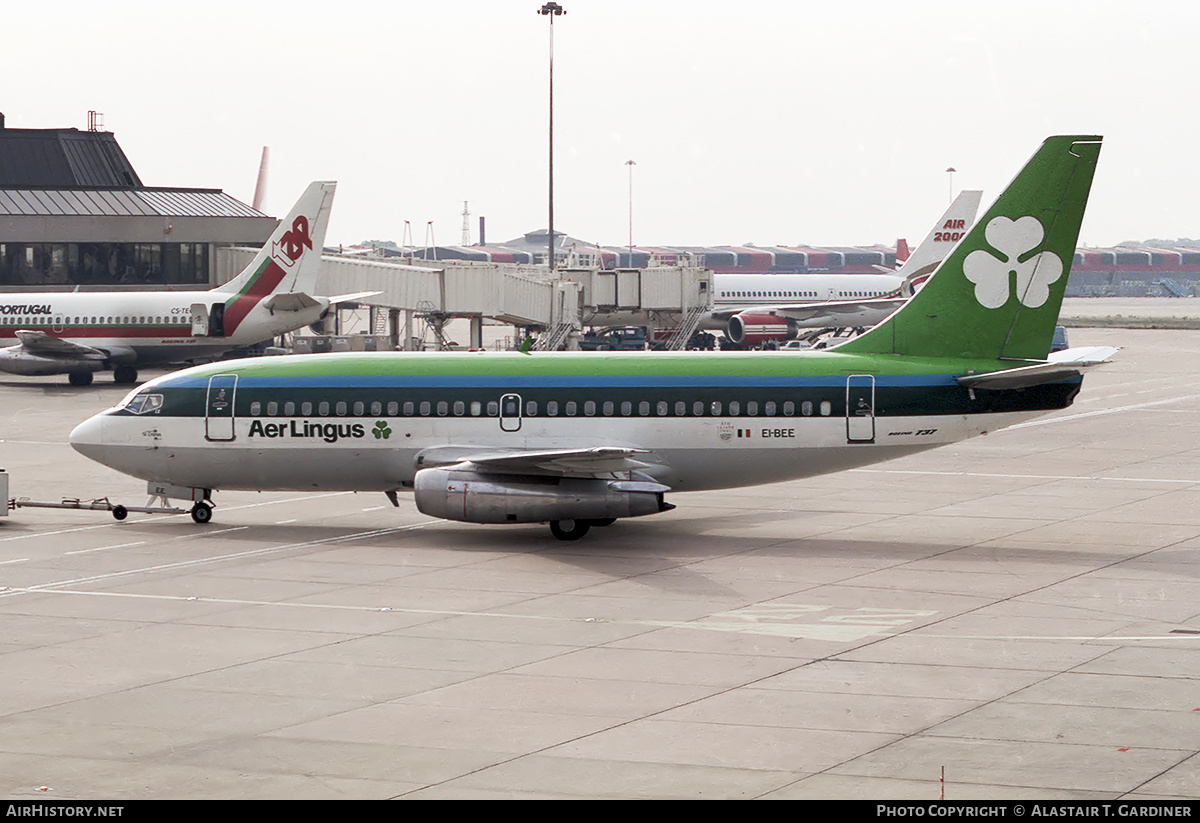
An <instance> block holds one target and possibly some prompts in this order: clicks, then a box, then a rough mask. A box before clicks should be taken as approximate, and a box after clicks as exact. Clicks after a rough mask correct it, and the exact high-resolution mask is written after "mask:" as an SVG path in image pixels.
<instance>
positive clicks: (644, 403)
mask: <svg viewBox="0 0 1200 823" xmlns="http://www.w3.org/2000/svg"><path fill="white" fill-rule="evenodd" d="M649 413H650V401H649V400H639V401H638V414H640V415H641V416H642V417H645V416H646V415H648V414H649Z"/></svg>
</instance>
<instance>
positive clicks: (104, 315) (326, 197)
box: [0, 183, 363, 386]
mask: <svg viewBox="0 0 1200 823" xmlns="http://www.w3.org/2000/svg"><path fill="white" fill-rule="evenodd" d="M336 187H337V184H336V183H313V184H311V185H310V186H309V187H308V189H307V190H306V191H305V192H304V195H303V196H302V197H301V198H300V200H299V201H298V202H297V203H296V205H295V206H293V207H292V211H291V212H290V213H289V214H288V216H287V217H285V218H284V219H283V221H282V222H281V223H280V224H279V226H278V227H277V228H276V229H275V232H274V233H273V234H272V235H271V238H270V240H268V241H267V242H266V244H265V245H264V246H263V247H262V250H261V251H260V252H259V253H258V255H257V256H255V258H254V260H253V261H252V262H251V263H250V265H249V266H247V267H246V268H245V270H244V271H242V273H241V274H239V275H238V276H237V277H235V278H234V279H233V280H231V281H229V282H228V283H226V284H225V285H223V286H220V287H219V288H216V289H213V290H211V291H142V292H49V293H41V294H30V293H20V294H10V295H7V296H5V297H4V298H3V302H0V341H3V340H4V339H5V338H8V340H10V341H12V340H14V339H15V340H16V341H17V342H16V345H11V346H8V347H7V348H0V371H6V372H11V373H13V374H30V375H33V374H67V375H69V376H70V380H71V383H72V384H74V385H77V386H85V385H87V384H89V383H91V382H92V374H93V373H94V372H97V371H100V370H102V369H112V370H113V379H114V380H115V381H116V382H117V383H134V382H136V381H137V369H138V368H139V367H140V366H144V365H153V364H159V363H177V362H179V361H181V360H191V359H193V358H199V357H207V356H211V355H214V354H219V353H221V352H223V351H228V350H230V349H236V348H240V347H242V346H249V345H253V344H254V343H260V342H262V341H263V340H270V339H271V338H272V337H275V336H277V335H280V334H283V333H285V332H289V331H292V330H294V329H299V328H302V327H304V326H307V325H309V324H311V323H314V322H316V321H317V320H319V319H320V318H321V316H322V315H323V314H324V313H325V312H326V311H327V310H328V309H329V306H330V305H331V303H337V302H339V301H342V300H349V299H353V298H355V297H361V296H363V295H344V296H342V297H333V298H326V297H316V296H314V295H315V294H316V291H315V290H316V285H317V273H318V270H319V269H320V266H321V245H322V244H323V243H324V242H325V228H326V226H327V225H328V223H329V210H330V207H331V206H332V204H333V192H334V189H335V188H336Z"/></svg>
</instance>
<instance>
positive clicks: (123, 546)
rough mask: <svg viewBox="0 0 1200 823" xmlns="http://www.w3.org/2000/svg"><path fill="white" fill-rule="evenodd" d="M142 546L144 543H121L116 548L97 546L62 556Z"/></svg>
mask: <svg viewBox="0 0 1200 823" xmlns="http://www.w3.org/2000/svg"><path fill="white" fill-rule="evenodd" d="M144 545H146V541H145V540H139V541H138V542H136V543H121V544H119V545H116V546H97V547H96V548H94V549H76V550H75V551H73V552H63V554H64V555H72V554H90V553H91V552H103V551H108V550H109V549H124V548H128V547H129V546H144Z"/></svg>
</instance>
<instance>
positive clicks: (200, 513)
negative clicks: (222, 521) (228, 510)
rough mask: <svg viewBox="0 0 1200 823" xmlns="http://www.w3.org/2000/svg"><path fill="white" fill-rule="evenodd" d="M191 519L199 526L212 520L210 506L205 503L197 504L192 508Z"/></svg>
mask: <svg viewBox="0 0 1200 823" xmlns="http://www.w3.org/2000/svg"><path fill="white" fill-rule="evenodd" d="M192 519H193V520H195V521H196V522H197V523H200V524H204V523H207V522H208V521H210V520H212V506H210V505H208V504H207V503H197V504H196V505H194V506H192Z"/></svg>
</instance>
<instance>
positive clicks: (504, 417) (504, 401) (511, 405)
mask: <svg viewBox="0 0 1200 823" xmlns="http://www.w3.org/2000/svg"><path fill="white" fill-rule="evenodd" d="M500 429H501V430H502V431H506V432H515V431H520V429H521V395H519V394H506V395H504V396H503V397H501V398H500Z"/></svg>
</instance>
